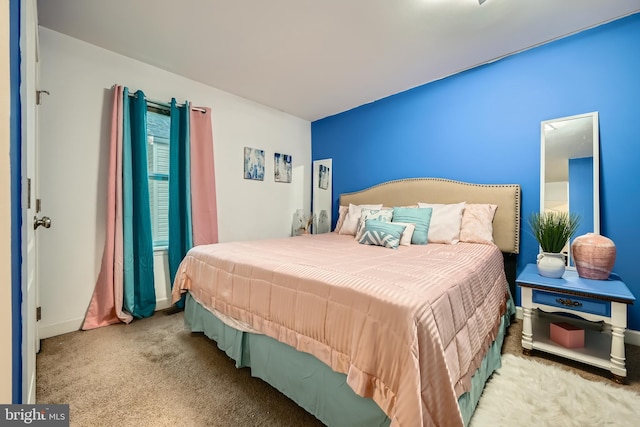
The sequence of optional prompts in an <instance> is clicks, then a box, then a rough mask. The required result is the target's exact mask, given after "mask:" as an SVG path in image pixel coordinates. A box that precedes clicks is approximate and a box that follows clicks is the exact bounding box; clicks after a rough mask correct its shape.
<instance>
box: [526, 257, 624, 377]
mask: <svg viewBox="0 0 640 427" xmlns="http://www.w3.org/2000/svg"><path fill="white" fill-rule="evenodd" d="M516 283H517V285H518V286H520V288H521V290H522V293H521V299H522V310H523V325H522V348H523V351H524V352H525V353H528V352H530V351H532V350H539V351H543V352H546V353H550V354H555V355H557V356H561V357H565V358H567V359H571V360H576V361H578V362H583V363H587V364H589V365H592V366H596V367H599V368H603V369H607V370H609V371H611V373H612V374H613V377H614V379H615V380H616V381H618V382H623V380H624V378H625V377H626V376H627V369H626V367H625V349H624V333H625V331H626V327H627V306H628V305H629V304H633V302H634V301H635V297H634V296H633V294H632V293H631V292H630V291H629V289H628V288H627V286H626V285H625V284H624V282H622V281H621V280H620V279H619V278H618V277H617V276H613V275H612V276H611V278H610V279H609V280H590V279H584V278H581V277H579V276H578V274H577V272H576V271H572V270H567V271H566V272H565V273H564V275H563V276H562V278H560V279H551V278H548V277H544V276H540V275H539V274H538V269H537V266H536V265H535V264H528V265H527V266H526V267H525V269H524V270H523V271H522V272H521V273H520V275H518V278H517V279H516ZM556 320H561V321H563V322H568V323H572V324H575V325H577V326H580V327H581V328H583V329H584V333H585V342H584V347H580V348H566V347H563V346H561V345H559V344H557V343H555V342H553V341H552V340H551V338H550V332H549V325H550V323H551V322H553V321H556Z"/></svg>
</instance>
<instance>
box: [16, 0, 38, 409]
mask: <svg viewBox="0 0 640 427" xmlns="http://www.w3.org/2000/svg"><path fill="white" fill-rule="evenodd" d="M20 9H21V12H20V13H21V17H20V21H21V22H20V25H21V30H20V31H21V34H20V49H21V71H20V72H21V85H20V98H21V102H22V158H23V162H22V168H23V169H22V187H23V191H22V239H23V247H22V251H23V258H22V259H23V263H22V277H23V279H22V296H23V299H22V301H23V303H22V402H23V403H35V401H36V353H37V352H38V351H39V350H40V340H39V338H38V327H37V318H36V307H37V305H38V278H37V271H38V268H37V236H38V233H41V231H40V230H41V229H42V227H38V230H34V225H33V224H34V218H35V216H36V215H40V213H38V212H37V209H36V207H37V205H38V203H37V202H36V201H37V197H38V196H37V183H38V179H37V178H38V177H37V171H38V168H37V166H38V164H37V161H38V159H37V149H36V146H37V141H38V135H37V129H38V118H37V107H36V91H37V90H38V89H39V88H38V86H37V85H38V25H37V19H38V18H37V12H36V0H22V1H21V6H20Z"/></svg>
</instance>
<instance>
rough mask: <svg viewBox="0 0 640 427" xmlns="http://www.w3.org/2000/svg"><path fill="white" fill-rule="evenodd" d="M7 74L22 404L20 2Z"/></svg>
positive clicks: (17, 378)
mask: <svg viewBox="0 0 640 427" xmlns="http://www.w3.org/2000/svg"><path fill="white" fill-rule="evenodd" d="M9 73H10V74H11V75H10V82H11V89H10V90H11V95H10V96H11V100H10V103H11V118H10V126H11V129H10V132H11V136H10V142H9V147H10V148H9V151H10V154H9V155H10V163H11V318H12V320H11V329H12V340H11V341H12V342H11V345H12V354H13V355H12V360H13V362H12V363H13V368H12V369H13V378H12V389H13V391H12V393H13V398H12V403H22V315H21V307H22V285H21V283H22V273H21V269H22V249H21V247H22V246H21V245H22V238H21V228H22V213H21V212H22V204H21V202H20V194H21V191H22V187H21V185H20V178H21V175H22V171H21V167H20V165H21V155H20V151H21V147H22V143H21V130H20V128H21V114H20V1H19V0H11V1H10V2H9Z"/></svg>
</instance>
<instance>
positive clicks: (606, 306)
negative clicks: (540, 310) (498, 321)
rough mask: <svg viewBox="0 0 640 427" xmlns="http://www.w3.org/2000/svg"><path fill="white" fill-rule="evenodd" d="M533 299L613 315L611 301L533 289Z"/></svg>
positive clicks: (587, 311) (555, 305) (547, 303)
mask: <svg viewBox="0 0 640 427" xmlns="http://www.w3.org/2000/svg"><path fill="white" fill-rule="evenodd" d="M532 300H533V302H534V303H536V304H544V305H549V306H552V307H558V308H562V309H564V310H567V309H569V310H573V311H579V312H581V313H589V314H595V315H598V316H604V317H611V302H609V301H602V300H596V299H592V298H585V297H578V296H574V295H563V294H560V293H555V292H546V291H541V290H538V289H534V290H533V295H532Z"/></svg>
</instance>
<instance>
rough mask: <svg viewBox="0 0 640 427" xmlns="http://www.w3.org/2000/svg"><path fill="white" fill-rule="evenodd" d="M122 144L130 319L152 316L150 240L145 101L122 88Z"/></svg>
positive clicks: (126, 299) (125, 298)
mask: <svg viewBox="0 0 640 427" xmlns="http://www.w3.org/2000/svg"><path fill="white" fill-rule="evenodd" d="M122 120H123V130H122V133H123V135H122V136H123V143H122V210H123V264H124V266H123V276H124V277H123V293H124V296H123V306H124V309H125V310H126V311H128V312H129V313H131V314H132V315H133V317H136V318H143V317H149V316H151V315H152V314H153V312H154V311H155V307H156V292H155V287H154V283H153V278H154V276H153V237H152V231H151V208H150V207H149V182H148V171H147V102H146V100H145V98H144V93H143V92H142V91H137V92H136V93H135V95H134V96H133V97H130V96H129V91H128V89H127V88H124V96H123V117H122Z"/></svg>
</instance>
